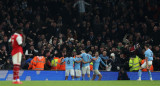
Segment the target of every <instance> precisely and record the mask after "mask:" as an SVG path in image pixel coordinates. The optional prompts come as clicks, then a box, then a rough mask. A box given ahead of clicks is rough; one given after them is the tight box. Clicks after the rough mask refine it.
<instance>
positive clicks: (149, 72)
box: [148, 70, 152, 78]
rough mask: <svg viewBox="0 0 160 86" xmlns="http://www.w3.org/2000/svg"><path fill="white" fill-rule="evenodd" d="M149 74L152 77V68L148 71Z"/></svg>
mask: <svg viewBox="0 0 160 86" xmlns="http://www.w3.org/2000/svg"><path fill="white" fill-rule="evenodd" d="M148 74H149V77H150V78H152V74H151V71H150V70H149V71H148Z"/></svg>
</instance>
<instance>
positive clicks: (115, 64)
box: [107, 53, 120, 71]
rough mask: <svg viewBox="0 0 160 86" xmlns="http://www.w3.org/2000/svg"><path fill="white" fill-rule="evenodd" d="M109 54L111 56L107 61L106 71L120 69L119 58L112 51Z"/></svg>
mask: <svg viewBox="0 0 160 86" xmlns="http://www.w3.org/2000/svg"><path fill="white" fill-rule="evenodd" d="M110 56H111V58H110V59H109V60H108V62H107V65H108V68H107V70H108V71H118V70H120V65H119V64H120V61H119V59H118V58H117V57H116V56H115V54H114V53H111V55H110Z"/></svg>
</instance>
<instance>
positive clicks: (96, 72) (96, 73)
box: [93, 70, 101, 75]
mask: <svg viewBox="0 0 160 86" xmlns="http://www.w3.org/2000/svg"><path fill="white" fill-rule="evenodd" d="M93 74H95V75H100V74H101V73H100V72H99V70H93Z"/></svg>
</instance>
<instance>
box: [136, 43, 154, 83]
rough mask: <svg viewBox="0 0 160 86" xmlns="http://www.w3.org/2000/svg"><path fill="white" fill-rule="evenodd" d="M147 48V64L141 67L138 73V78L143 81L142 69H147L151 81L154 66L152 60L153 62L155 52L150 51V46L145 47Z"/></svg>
mask: <svg viewBox="0 0 160 86" xmlns="http://www.w3.org/2000/svg"><path fill="white" fill-rule="evenodd" d="M144 48H145V50H146V51H145V53H144V54H145V60H146V61H145V62H144V63H143V64H142V65H141V67H140V69H139V71H138V76H139V79H138V80H141V75H142V69H143V68H147V71H148V74H149V77H150V80H152V75H151V71H150V70H149V69H150V67H151V65H152V60H153V52H152V51H151V50H150V49H149V45H148V44H146V45H145V46H144Z"/></svg>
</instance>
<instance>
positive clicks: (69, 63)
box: [60, 50, 106, 80]
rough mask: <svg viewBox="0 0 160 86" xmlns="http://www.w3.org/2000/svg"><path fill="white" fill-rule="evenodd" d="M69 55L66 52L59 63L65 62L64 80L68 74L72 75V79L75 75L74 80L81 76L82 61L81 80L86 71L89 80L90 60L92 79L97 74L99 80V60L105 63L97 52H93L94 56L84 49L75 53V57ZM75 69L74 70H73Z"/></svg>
mask: <svg viewBox="0 0 160 86" xmlns="http://www.w3.org/2000/svg"><path fill="white" fill-rule="evenodd" d="M70 56H71V55H70V54H68V56H67V57H66V58H64V59H63V60H62V62H61V63H60V64H62V63H63V62H65V65H66V68H65V69H66V70H65V80H67V79H68V76H69V74H70V75H71V77H72V80H74V76H76V80H80V77H81V67H80V66H81V63H82V80H85V74H86V73H87V76H88V78H89V80H91V77H90V62H93V78H92V80H95V78H96V76H97V75H98V76H99V79H98V80H101V78H102V75H101V73H100V72H99V70H98V69H99V64H100V62H101V63H102V64H103V65H104V66H106V64H105V63H104V62H103V61H102V59H101V58H100V57H99V53H98V52H95V56H94V57H92V56H91V55H90V54H87V53H86V52H85V50H82V51H81V54H80V55H76V57H75V58H73V57H70ZM74 62H75V65H74V67H73V64H74ZM74 69H75V72H74ZM74 73H75V74H74Z"/></svg>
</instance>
